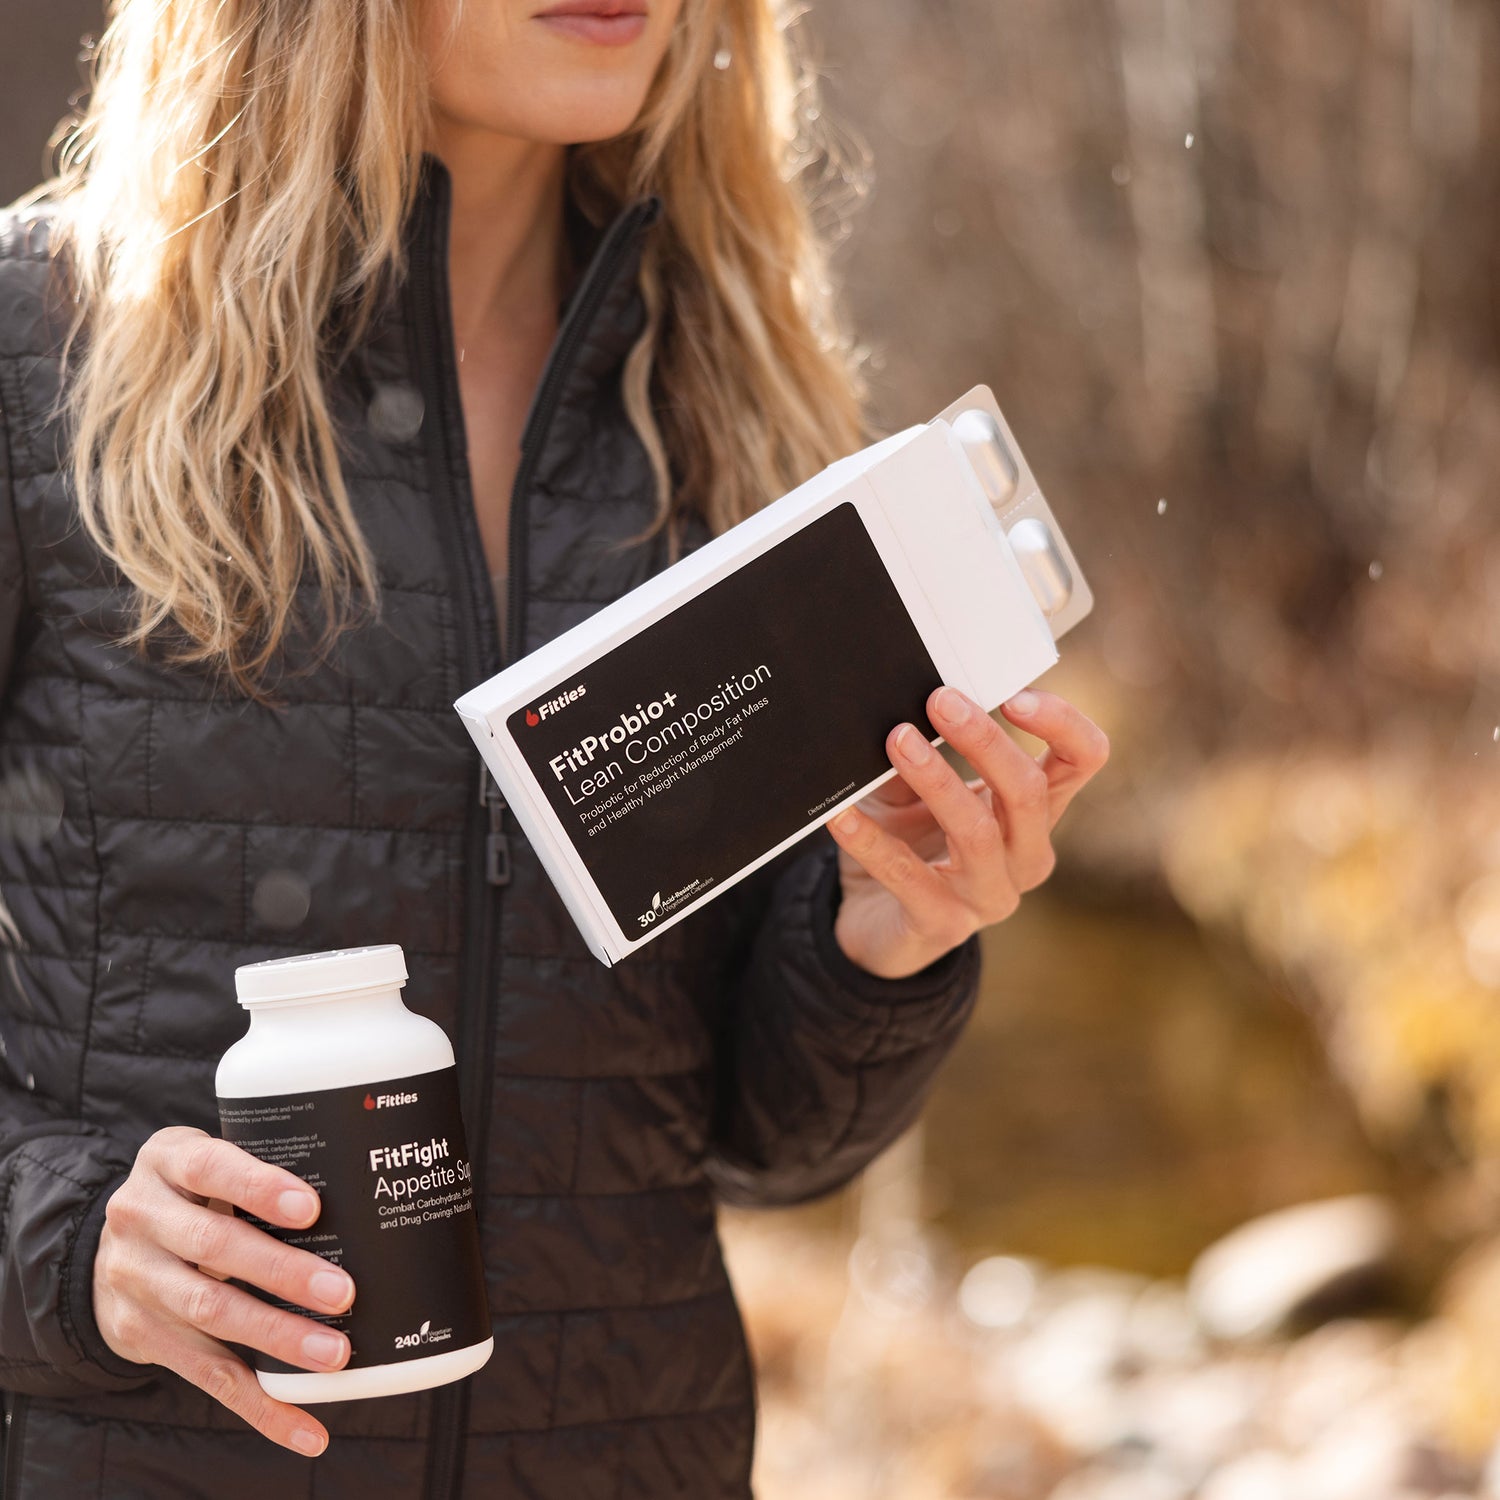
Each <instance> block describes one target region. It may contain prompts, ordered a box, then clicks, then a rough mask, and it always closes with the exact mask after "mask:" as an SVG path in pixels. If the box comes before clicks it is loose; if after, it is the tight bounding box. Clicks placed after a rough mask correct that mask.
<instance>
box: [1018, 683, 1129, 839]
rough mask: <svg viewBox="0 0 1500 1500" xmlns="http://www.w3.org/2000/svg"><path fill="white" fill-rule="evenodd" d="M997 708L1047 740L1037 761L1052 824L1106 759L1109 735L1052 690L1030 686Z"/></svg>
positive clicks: (1021, 726) (1020, 725)
mask: <svg viewBox="0 0 1500 1500" xmlns="http://www.w3.org/2000/svg"><path fill="white" fill-rule="evenodd" d="M1000 707H1001V711H1002V712H1003V713H1004V714H1005V717H1006V718H1007V719H1009V720H1010V722H1011V723H1012V724H1014V725H1016V727H1017V728H1019V729H1024V730H1025V731H1026V732H1027V734H1034V735H1036V736H1037V737H1038V738H1039V739H1042V740H1045V741H1046V743H1047V748H1046V749H1045V750H1044V751H1043V752H1042V754H1041V756H1040V757H1039V759H1038V764H1039V765H1040V766H1041V768H1042V771H1043V773H1044V774H1045V775H1046V777H1047V785H1048V788H1049V803H1050V806H1049V815H1050V818H1051V821H1052V823H1053V824H1054V825H1055V824H1056V822H1057V820H1058V819H1059V818H1060V817H1061V816H1062V814H1063V809H1064V808H1066V807H1067V805H1068V803H1070V802H1071V801H1072V800H1073V798H1074V797H1075V796H1076V795H1077V794H1078V792H1079V791H1080V790H1082V788H1083V787H1084V785H1085V784H1086V783H1087V782H1088V781H1089V780H1090V779H1091V778H1092V777H1093V776H1094V775H1095V774H1096V773H1097V772H1098V771H1099V770H1100V768H1101V767H1102V766H1103V765H1104V763H1105V761H1107V760H1108V759H1109V738H1108V736H1107V735H1106V734H1105V733H1104V731H1103V730H1102V729H1100V727H1099V726H1098V725H1097V724H1095V723H1094V721H1093V720H1092V719H1090V718H1087V717H1086V716H1085V715H1084V714H1082V713H1081V712H1079V710H1078V709H1076V708H1074V707H1073V705H1072V704H1071V703H1069V702H1068V701H1067V700H1066V699H1065V698H1059V697H1058V696H1057V694H1056V693H1044V692H1042V691H1041V690H1040V689H1036V688H1031V689H1028V690H1027V691H1025V692H1022V693H1017V694H1016V695H1015V697H1014V698H1011V699H1009V700H1008V701H1006V702H1005V703H1002V704H1001V705H1000Z"/></svg>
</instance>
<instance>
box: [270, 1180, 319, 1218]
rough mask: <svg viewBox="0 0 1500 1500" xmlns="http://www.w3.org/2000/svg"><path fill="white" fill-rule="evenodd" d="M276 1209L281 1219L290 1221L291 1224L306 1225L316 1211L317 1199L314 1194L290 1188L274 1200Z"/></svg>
mask: <svg viewBox="0 0 1500 1500" xmlns="http://www.w3.org/2000/svg"><path fill="white" fill-rule="evenodd" d="M276 1207H277V1209H278V1211H279V1212H280V1214H281V1217H282V1218H283V1219H290V1220H291V1221H292V1223H293V1224H306V1223H307V1221H308V1220H309V1219H311V1218H312V1217H313V1216H314V1215H315V1214H316V1213H317V1211H318V1197H317V1194H316V1193H308V1192H299V1191H298V1190H297V1189H296V1188H291V1189H289V1190H288V1191H287V1192H284V1193H283V1194H282V1195H281V1196H280V1197H279V1198H278V1199H277V1200H276Z"/></svg>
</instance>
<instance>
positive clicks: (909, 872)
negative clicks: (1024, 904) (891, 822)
mask: <svg viewBox="0 0 1500 1500" xmlns="http://www.w3.org/2000/svg"><path fill="white" fill-rule="evenodd" d="M828 831H829V832H830V833H831V834H832V835H833V838H834V841H835V842H836V843H837V844H838V846H839V847H840V848H841V849H844V850H847V851H848V853H849V854H850V855H851V856H852V858H853V859H854V860H855V861H857V863H858V864H859V865H860V867H861V868H862V869H864V870H867V871H868V872H869V874H870V875H871V876H872V877H873V878H874V879H875V880H878V881H879V882H880V884H881V885H883V886H884V887H885V888H886V890H888V891H889V892H890V893H891V894H892V895H893V896H894V897H895V898H896V900H897V901H899V902H900V903H901V909H902V911H903V912H904V913H905V916H906V921H907V924H908V926H909V927H910V928H911V929H912V931H913V932H914V933H916V934H918V935H919V936H922V937H925V938H930V939H933V940H935V941H937V942H939V943H941V944H942V945H943V946H944V947H948V948H951V947H956V946H957V945H958V944H959V943H961V942H962V941H963V940H964V939H965V938H966V937H968V935H969V934H970V933H971V932H973V931H974V929H975V926H976V923H975V921H974V918H973V915H972V914H971V913H970V911H969V908H968V905H967V904H966V903H965V901H964V900H963V898H962V897H961V896H959V895H958V893H957V892H956V891H955V890H953V889H952V888H951V887H950V886H949V884H948V882H947V881H945V880H944V879H943V877H942V876H941V875H940V874H939V873H938V872H937V871H936V870H935V869H933V867H932V866H931V865H929V864H928V863H927V862H926V861H925V860H923V859H919V858H918V857H917V855H916V853H915V852H914V851H913V850H912V848H911V845H909V844H907V843H905V842H903V841H902V840H901V839H898V838H897V837H896V836H895V835H894V834H892V833H887V832H886V830H885V829H883V828H882V827H881V826H880V824H879V823H877V822H876V821H875V820H874V819H873V818H870V817H867V816H866V815H865V814H864V813H862V812H860V811H859V809H858V808H856V807H846V808H845V809H844V810H843V812H841V813H840V814H839V815H838V816H837V817H836V818H833V819H831V820H830V821H829V824H828Z"/></svg>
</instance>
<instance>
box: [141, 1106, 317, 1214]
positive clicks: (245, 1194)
mask: <svg viewBox="0 0 1500 1500" xmlns="http://www.w3.org/2000/svg"><path fill="white" fill-rule="evenodd" d="M148 1153H149V1155H148ZM142 1155H146V1156H147V1159H148V1164H149V1165H150V1166H151V1167H153V1168H154V1169H155V1171H156V1172H157V1174H158V1175H159V1176H160V1177H161V1178H162V1180H163V1181H165V1182H166V1184H167V1185H168V1186H169V1187H170V1188H172V1189H173V1190H174V1191H176V1192H178V1193H180V1194H187V1195H190V1196H192V1197H196V1198H198V1199H199V1200H201V1201H204V1202H206V1201H207V1200H208V1199H210V1198H222V1199H223V1200H224V1201H225V1202H226V1203H233V1204H234V1205H235V1206H236V1207H237V1208H243V1209H245V1210H246V1211H247V1212H249V1213H252V1214H254V1215H255V1216H256V1218H258V1219H264V1220H265V1221H266V1222H267V1223H268V1224H280V1225H283V1226H285V1227H286V1228H288V1229H305V1228H306V1227H307V1226H308V1225H309V1224H311V1223H312V1222H313V1220H314V1219H316V1218H317V1216H318V1209H319V1206H320V1205H319V1202H318V1195H317V1194H316V1193H315V1192H314V1191H313V1190H312V1189H311V1188H310V1187H308V1185H307V1184H306V1183H305V1182H304V1181H303V1180H302V1179H301V1178H300V1177H297V1176H295V1175H294V1174H293V1173H291V1172H288V1171H286V1170H285V1169H284V1168H282V1167H273V1166H272V1165H271V1164H270V1163H269V1162H263V1161H261V1160H260V1159H259V1158H258V1157H254V1156H251V1155H250V1153H249V1152H248V1151H242V1150H241V1149H240V1148H239V1147H238V1146H236V1145H233V1144H232V1143H231V1142H229V1141H221V1140H217V1139H215V1138H214V1137H213V1136H211V1135H206V1134H204V1132H203V1131H201V1130H190V1129H188V1128H187V1127H185V1126H182V1127H178V1128H176V1129H172V1130H159V1131H157V1133H156V1134H155V1135H154V1136H152V1137H151V1139H150V1140H149V1141H147V1142H146V1145H145V1146H144V1147H143V1148H142Z"/></svg>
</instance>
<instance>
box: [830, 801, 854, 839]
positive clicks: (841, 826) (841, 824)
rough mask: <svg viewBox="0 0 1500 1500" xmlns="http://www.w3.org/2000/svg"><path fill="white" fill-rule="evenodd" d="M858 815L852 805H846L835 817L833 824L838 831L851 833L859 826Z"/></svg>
mask: <svg viewBox="0 0 1500 1500" xmlns="http://www.w3.org/2000/svg"><path fill="white" fill-rule="evenodd" d="M859 820H860V815H859V813H858V812H856V811H855V809H854V808H852V807H846V808H845V809H844V810H843V812H841V813H840V814H839V815H838V816H837V817H836V818H834V819H833V826H834V827H835V828H836V829H838V831H839V832H840V833H853V832H854V831H855V830H856V829H857V828H858V827H859Z"/></svg>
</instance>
